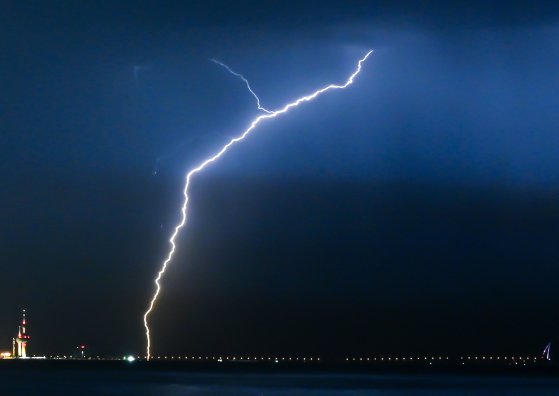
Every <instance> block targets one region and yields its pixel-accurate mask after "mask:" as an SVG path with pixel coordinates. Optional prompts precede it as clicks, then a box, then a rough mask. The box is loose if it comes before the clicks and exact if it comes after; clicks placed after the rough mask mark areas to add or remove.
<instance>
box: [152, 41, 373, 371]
mask: <svg viewBox="0 0 559 396" xmlns="http://www.w3.org/2000/svg"><path fill="white" fill-rule="evenodd" d="M372 53H373V51H372V50H370V51H368V52H367V53H366V54H365V56H364V57H363V58H361V59H360V60H359V61H358V62H357V67H356V69H355V71H354V72H353V73H352V74H351V75H350V76H349V78H348V79H347V80H346V82H345V83H344V84H342V85H336V84H330V85H327V86H325V87H323V88H320V89H318V90H317V91H315V92H313V93H312V94H309V95H307V96H303V97H300V98H299V99H296V100H295V101H293V102H291V103H288V104H286V105H285V106H284V107H282V108H280V109H278V110H275V111H270V110H266V109H264V108H263V107H261V106H260V100H259V99H258V96H257V95H256V94H255V93H254V91H253V90H252V89H251V88H250V84H249V83H248V81H247V80H246V78H244V77H243V76H242V75H241V74H238V73H236V72H234V71H233V70H231V69H230V68H229V67H228V66H227V65H225V64H224V63H221V62H219V61H217V60H215V59H212V62H214V63H217V64H218V65H221V66H222V67H224V68H226V69H227V70H228V71H229V72H230V73H232V74H234V75H235V76H237V77H239V78H241V79H242V80H243V81H244V82H245V84H246V86H247V88H248V90H249V91H250V92H251V94H252V95H253V96H254V97H255V98H256V100H257V104H258V108H259V109H260V110H262V111H264V112H265V113H266V114H262V115H260V116H258V117H256V118H255V119H254V120H253V121H252V122H251V123H250V124H249V126H248V128H247V129H245V130H244V131H243V132H242V133H241V134H240V135H238V136H237V137H235V138H233V139H231V140H230V141H229V143H227V144H226V145H225V146H223V147H222V148H221V149H220V150H219V151H218V152H216V153H215V154H214V155H212V156H211V157H209V158H207V159H206V160H204V161H202V163H200V164H199V165H198V166H196V167H195V168H194V169H192V170H190V171H189V172H188V173H187V174H186V178H185V186H184V190H183V195H184V201H183V205H182V208H181V220H180V222H179V223H178V224H177V225H176V226H175V230H174V232H173V234H172V235H171V238H170V239H169V244H170V245H171V249H170V250H169V253H168V254H167V258H166V259H165V260H164V261H163V263H162V265H161V268H160V270H159V272H158V273H157V276H156V278H155V280H154V283H155V293H154V294H153V297H152V298H151V301H150V303H149V307H148V309H147V311H146V312H145V313H144V328H145V329H146V339H147V346H146V360H148V361H149V360H150V357H151V354H150V352H151V338H150V329H149V324H148V317H149V315H150V314H151V312H152V311H153V308H154V306H155V303H156V301H157V297H158V296H159V293H160V292H161V278H162V277H163V274H164V273H165V271H166V270H167V266H168V265H169V263H170V262H171V260H172V259H173V255H174V254H175V250H176V248H177V245H176V242H175V239H176V238H177V235H178V234H179V231H180V230H181V229H182V228H183V227H184V226H185V224H186V211H187V208H188V200H189V196H188V188H189V186H190V182H191V180H192V177H193V176H194V175H196V174H197V173H199V172H201V171H202V170H203V169H204V168H206V167H207V166H208V165H211V164H212V163H214V162H215V161H217V160H218V159H219V158H220V157H221V156H222V155H223V154H225V153H226V152H227V151H228V150H229V148H231V147H232V146H233V145H235V144H236V143H238V142H240V141H242V140H244V139H245V138H246V137H247V136H248V135H249V134H250V133H251V132H252V131H253V130H254V129H255V128H256V127H257V126H258V125H259V124H260V123H261V122H262V121H265V120H268V119H272V118H276V117H277V116H279V115H282V114H285V113H287V112H289V110H291V109H292V108H294V107H297V106H299V105H300V104H302V103H304V102H310V101H312V100H314V99H315V98H317V97H318V96H320V95H321V94H323V93H324V92H327V91H330V90H335V89H345V88H347V87H349V86H350V85H351V84H353V81H354V79H355V77H357V75H358V74H359V73H360V72H361V66H362V64H363V62H365V61H366V60H367V58H368V57H369V56H370V55H371V54H372Z"/></svg>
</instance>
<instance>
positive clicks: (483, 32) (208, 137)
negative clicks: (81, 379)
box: [0, 0, 559, 357]
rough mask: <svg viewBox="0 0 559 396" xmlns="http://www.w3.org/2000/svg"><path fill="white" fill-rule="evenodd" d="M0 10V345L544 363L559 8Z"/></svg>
mask: <svg viewBox="0 0 559 396" xmlns="http://www.w3.org/2000/svg"><path fill="white" fill-rule="evenodd" d="M224 3H225V2H222V1H216V0H214V1H181V2H170V1H157V2H156V1H153V2H148V1H135V2H127V1H90V2H86V1H82V2H75V1H50V2H46V1H26V2H21V1H2V2H0V54H1V55H0V134H1V135H0V137H1V139H0V149H1V155H0V167H1V169H2V171H1V172H0V182H1V183H0V185H1V188H0V210H1V220H2V221H1V227H0V271H1V273H0V279H1V286H0V318H1V319H0V349H2V350H9V349H10V348H11V337H13V336H14V335H15V333H16V331H17V324H18V321H19V318H20V310H21V308H27V310H28V315H29V323H30V327H29V331H30V334H31V337H32V343H31V344H30V348H29V349H30V351H31V353H32V354H33V353H37V354H51V353H53V354H57V353H69V352H71V351H72V350H74V348H75V346H76V345H77V344H78V343H84V344H86V345H88V346H89V348H90V350H91V352H92V353H94V354H112V355H122V354H124V353H138V354H140V353H143V352H144V348H145V336H144V329H143V323H142V315H143V312H144V311H145V309H146V308H147V304H148V301H149V299H150V297H151V295H152V293H153V290H154V289H153V284H152V281H153V277H154V274H155V273H156V272H157V270H158V269H159V266H160V262H161V260H162V258H164V256H165V255H166V253H167V250H168V243H167V239H168V237H169V236H170V234H171V232H172V228H173V226H174V225H175V223H176V221H177V219H178V218H179V209H180V205H181V203H182V189H183V181H184V175H185V173H186V171H187V170H188V169H190V168H191V167H193V166H195V165H197V164H198V163H199V162H200V161H201V160H203V159H204V157H205V156H207V155H209V154H211V153H212V152H214V151H216V149H218V148H220V147H221V146H222V145H223V144H224V143H225V142H227V140H228V138H230V137H232V136H235V135H236V134H238V133H239V131H242V130H243V129H244V128H245V127H246V126H247V125H248V123H249V122H250V121H251V120H252V119H253V118H254V117H255V116H256V115H257V114H258V112H257V111H256V107H255V103H254V99H253V98H252V97H251V96H250V94H249V93H248V92H247V91H246V88H245V86H244V85H243V84H242V82H241V81H239V80H238V79H236V78H235V77H233V76H232V75H230V74H228V73H227V72H226V71H225V70H224V69H222V68H220V67H219V66H217V65H215V64H214V63H212V62H210V61H209V58H217V59H219V60H221V61H223V62H225V63H227V64H228V65H229V66H231V67H232V68H233V69H235V70H236V71H238V72H240V73H243V74H244V75H245V76H246V77H247V78H248V79H249V80H250V82H251V84H252V87H253V88H254V90H255V91H256V92H257V93H258V94H259V96H260V98H261V100H262V103H263V105H264V106H265V107H267V108H272V109H275V108H278V107H280V106H283V105H284V104H286V103H288V102H290V101H292V100H293V99H295V98H297V97H299V96H302V95H303V94H308V93H310V92H312V91H314V90H315V89H317V88H319V87H321V86H324V85H326V84H329V83H332V82H334V83H342V82H344V81H345V79H346V78H347V77H348V75H349V74H350V73H351V72H352V71H353V69H354V67H355V63H356V61H357V60H358V59H359V58H361V57H362V56H363V55H364V54H365V53H366V51H367V50H368V49H374V50H375V52H374V54H373V55H372V57H371V58H369V60H368V62H367V63H366V64H365V65H364V68H363V71H362V73H361V74H360V75H359V77H358V79H357V80H356V82H355V84H354V85H353V86H352V87H351V88H349V89H347V90H345V91H337V92H331V93H329V94H328V95H325V96H322V97H321V98H320V99H319V100H316V101H315V102H313V103H309V104H306V105H305V106H301V107H300V108H297V109H295V110H294V111H292V112H290V113H289V114H288V115H286V116H283V117H280V118H277V119H275V120H272V121H270V122H266V123H265V124H262V126H261V127H260V128H259V129H258V131H257V132H255V133H254V135H252V136H251V138H250V139H249V140H247V141H245V142H243V144H241V145H239V146H236V147H235V148H234V150H231V151H230V152H229V153H228V154H227V156H226V157H225V158H223V159H222V160H221V161H220V162H219V163H216V164H215V165H214V166H212V167H211V168H209V169H207V171H205V172H204V173H201V174H199V175H198V176H197V177H196V178H195V179H194V180H193V185H192V188H191V193H192V198H191V202H190V204H191V206H190V212H189V213H190V218H189V224H188V227H187V228H186V229H185V230H183V231H184V232H183V233H182V234H181V237H180V238H179V240H178V242H179V247H178V251H177V255H176V257H175V260H174V261H173V262H172V264H171V266H170V268H169V271H168V273H167V276H166V277H165V279H164V289H163V293H162V295H161V298H160V300H159V303H158V305H157V307H156V310H155V312H154V314H153V315H152V316H151V323H152V331H153V352H154V353H155V354H156V355H158V354H171V353H176V354H189V355H190V354H196V355H198V354H204V355H206V354H207V355H212V354H240V353H243V354H252V355H258V354H267V353H273V354H295V353H301V354H306V355H311V354H312V355H315V356H316V355H320V356H325V357H327V356H332V357H338V356H339V357H344V356H348V355H349V356H350V355H358V354H359V355H367V354H371V355H373V354H381V353H423V352H433V353H449V354H453V353H457V354H458V353H461V352H471V353H475V352H492V353H505V352H506V353H516V352H530V353H538V352H540V350H543V347H544V346H545V344H546V343H547V342H548V341H553V340H557V341H559V321H557V320H556V316H557V311H558V308H559V294H558V293H557V289H556V284H557V279H558V276H559V266H558V264H559V129H558V127H559V111H558V108H559V2H552V1H540V2H538V1H533V0H532V1H525V2H524V1H522V2H521V1H510V0H509V1H488V0H485V1H476V0H470V1H357V0H355V1H348V0H346V1H326V0H322V1H297V2H291V1H235V2H227V3H226V4H224Z"/></svg>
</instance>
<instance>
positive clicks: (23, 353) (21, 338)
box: [15, 309, 30, 358]
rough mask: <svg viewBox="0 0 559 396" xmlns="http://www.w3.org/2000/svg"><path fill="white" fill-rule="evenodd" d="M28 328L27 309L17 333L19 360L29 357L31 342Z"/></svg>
mask: <svg viewBox="0 0 559 396" xmlns="http://www.w3.org/2000/svg"><path fill="white" fill-rule="evenodd" d="M26 326H27V320H26V319H25V309H24V310H23V318H22V320H21V325H20V326H19V330H18V333H17V338H16V339H15V341H16V343H17V355H16V357H19V358H26V357H27V343H28V342H29V339H30V337H29V334H27V333H26V330H25V327H26Z"/></svg>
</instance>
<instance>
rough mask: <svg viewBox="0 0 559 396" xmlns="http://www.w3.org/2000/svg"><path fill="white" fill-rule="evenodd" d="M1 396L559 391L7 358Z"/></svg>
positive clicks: (551, 374)
mask: <svg viewBox="0 0 559 396" xmlns="http://www.w3.org/2000/svg"><path fill="white" fill-rule="evenodd" d="M0 394H1V395H80V396H85V395H150V396H151V395H163V396H165V395H170V396H171V395H187V396H188V395H208V396H209V395H212V396H213V395H216V396H219V395H225V396H232V395H240V396H242V395H251V396H257V395H274V396H277V395H345V396H360V395H378V396H383V395H390V396H399V395H414V396H415V395H449V396H462V395H485V396H490V395H534V396H543V395H558V394H559V376H557V375H556V373H555V370H550V369H547V370H501V369H499V370H491V369H490V370H487V369H483V371H480V370H463V371H460V370H446V369H405V370H404V369H400V370H394V369H390V370H385V369H383V368H375V369H374V370H373V369H363V368H355V367H312V368H296V367H254V366H253V367H249V366H243V365H236V366H229V367H220V368H216V367H213V368H212V367H192V366H186V365H179V364H154V363H146V362H134V363H128V362H114V361H113V362H88V361H40V362H39V361H3V362H0Z"/></svg>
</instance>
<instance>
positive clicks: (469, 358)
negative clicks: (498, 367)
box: [460, 356, 543, 361]
mask: <svg viewBox="0 0 559 396" xmlns="http://www.w3.org/2000/svg"><path fill="white" fill-rule="evenodd" d="M501 359H502V360H509V359H510V360H522V361H524V360H534V361H536V360H538V359H543V358H542V357H538V356H524V357H522V356H518V357H515V356H502V357H501V356H495V357H493V356H489V357H487V356H468V357H463V356H462V357H460V360H501Z"/></svg>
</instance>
